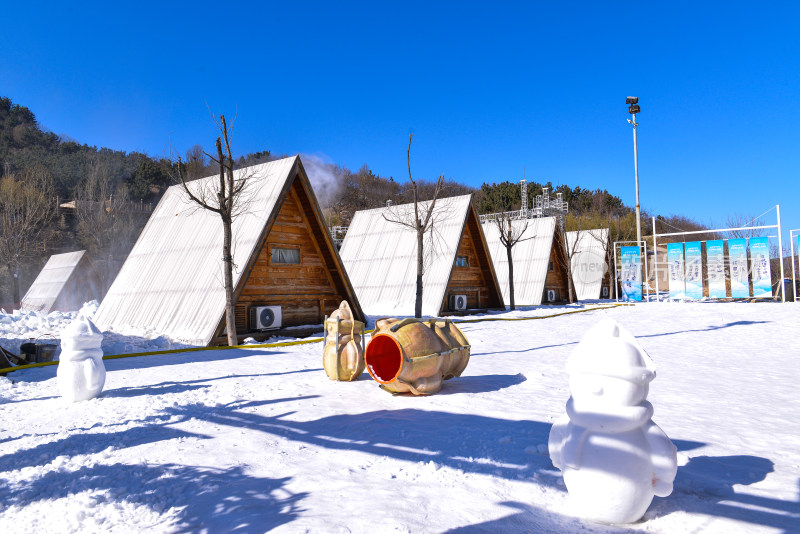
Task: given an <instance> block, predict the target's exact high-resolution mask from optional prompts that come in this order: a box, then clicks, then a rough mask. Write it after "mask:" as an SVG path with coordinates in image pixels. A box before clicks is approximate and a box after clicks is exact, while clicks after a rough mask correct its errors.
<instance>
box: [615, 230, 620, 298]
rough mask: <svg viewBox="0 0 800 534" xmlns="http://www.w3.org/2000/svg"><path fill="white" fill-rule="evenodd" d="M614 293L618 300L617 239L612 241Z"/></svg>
mask: <svg viewBox="0 0 800 534" xmlns="http://www.w3.org/2000/svg"><path fill="white" fill-rule="evenodd" d="M614 295H615V296H616V299H615V300H616V301H617V302H619V290H618V289H617V241H614Z"/></svg>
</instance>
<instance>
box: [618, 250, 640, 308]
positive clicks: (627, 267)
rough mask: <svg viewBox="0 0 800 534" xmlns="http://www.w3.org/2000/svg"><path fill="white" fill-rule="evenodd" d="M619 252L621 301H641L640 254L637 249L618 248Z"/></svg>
mask: <svg viewBox="0 0 800 534" xmlns="http://www.w3.org/2000/svg"><path fill="white" fill-rule="evenodd" d="M619 252H620V255H621V256H622V262H621V263H622V267H621V271H620V274H619V277H620V285H621V286H622V300H642V253H641V251H640V249H639V247H620V249H619Z"/></svg>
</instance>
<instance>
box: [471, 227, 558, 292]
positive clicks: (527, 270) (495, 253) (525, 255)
mask: <svg viewBox="0 0 800 534" xmlns="http://www.w3.org/2000/svg"><path fill="white" fill-rule="evenodd" d="M511 224H512V225H513V226H514V227H515V228H516V229H517V231H521V230H522V229H523V228H524V231H523V234H522V240H521V241H520V242H518V243H517V244H516V245H514V247H513V248H512V249H511V254H512V258H513V261H514V304H515V305H517V306H538V305H539V304H541V303H542V293H543V292H544V282H545V278H546V277H547V266H548V264H549V263H550V252H551V250H552V248H553V236H554V234H555V228H556V220H555V218H554V217H541V218H536V219H522V220H516V221H512V222H511ZM526 224H527V227H525V225H526ZM483 233H484V235H485V236H486V242H487V244H488V245H489V252H490V254H491V256H492V263H493V264H494V270H495V273H496V274H497V281H498V283H499V284H500V290H501V291H502V292H503V302H504V303H505V305H506V306H508V305H510V303H511V301H510V298H509V289H508V255H507V253H506V247H505V246H504V245H503V244H502V243H501V242H500V231H499V230H498V228H497V224H496V223H495V222H494V221H490V222H487V223H483Z"/></svg>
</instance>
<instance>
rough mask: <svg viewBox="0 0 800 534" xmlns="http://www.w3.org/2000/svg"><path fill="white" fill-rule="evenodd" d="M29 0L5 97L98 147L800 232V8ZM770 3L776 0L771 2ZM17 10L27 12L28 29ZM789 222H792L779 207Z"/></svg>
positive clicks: (4, 56)
mask: <svg viewBox="0 0 800 534" xmlns="http://www.w3.org/2000/svg"><path fill="white" fill-rule="evenodd" d="M751 6H752V4H750V3H739V2H719V3H704V4H701V3H681V2H671V3H662V4H660V5H656V4H655V3H645V2H641V3H630V2H626V3H612V2H573V3H566V2H509V3H505V2H491V3H470V2H452V3H449V2H402V3H396V2H341V3H340V2H336V3H334V2H320V3H315V2H281V3H272V2H231V3H229V5H224V4H221V3H218V2H217V3H207V2H192V3H178V2H159V3H147V2H138V3H106V2H103V3H91V2H89V3H76V4H74V5H66V4H64V3H52V4H50V3H46V2H45V3H41V2H27V3H26V2H16V3H14V4H13V5H7V6H5V7H4V9H3V15H4V17H3V18H4V19H5V22H4V37H3V39H2V40H0V58H1V60H0V95H4V96H9V97H11V98H12V99H13V100H14V102H16V103H19V104H22V105H25V106H28V107H29V108H31V109H32V110H33V111H34V112H35V113H36V115H37V117H38V119H39V121H40V122H41V124H42V125H43V126H44V127H46V128H48V129H50V130H52V131H54V132H56V133H64V134H67V135H69V136H71V137H73V138H75V139H76V140H78V141H80V142H83V143H88V144H90V145H97V146H106V147H110V148H114V149H120V150H126V151H133V150H138V151H144V152H147V153H149V154H151V155H154V156H160V155H166V154H167V153H168V152H169V149H170V146H174V147H175V148H177V149H178V150H179V151H181V152H183V151H185V150H186V149H187V148H189V147H190V146H192V145H194V144H196V143H199V144H202V145H204V146H205V147H211V146H213V141H214V139H215V136H216V132H215V130H214V125H213V123H212V122H211V120H210V118H209V113H208V109H207V107H206V103H208V106H209V107H210V108H211V110H212V111H214V112H217V113H225V114H226V115H227V116H229V117H230V116H233V115H234V114H235V113H236V112H237V111H238V119H237V122H236V128H235V138H234V146H233V148H234V151H235V153H237V154H244V153H247V152H252V151H257V150H264V149H269V150H271V151H272V152H273V153H288V154H294V153H310V154H316V155H319V156H322V157H324V158H326V159H328V160H329V161H333V162H336V163H340V164H343V165H345V166H347V167H349V168H351V169H353V170H355V169H358V168H359V167H360V166H361V165H363V164H364V163H367V164H369V166H370V167H371V168H372V169H373V170H374V171H375V172H376V173H378V174H381V175H383V176H394V177H395V178H400V179H404V178H405V177H406V168H405V164H406V162H405V147H406V143H407V141H408V134H409V133H414V136H415V144H414V146H413V148H412V166H413V170H414V174H415V176H416V177H426V178H435V177H436V176H437V175H439V174H444V175H445V176H446V177H448V178H452V179H454V180H458V181H461V182H464V183H469V184H472V185H480V183H482V182H484V181H489V182H492V181H502V180H515V181H516V180H519V179H520V178H522V175H523V171H524V172H525V174H526V176H527V177H528V179H529V180H537V181H547V180H550V181H552V182H553V183H556V184H560V183H566V184H570V185H580V186H582V187H588V188H597V187H600V188H606V189H608V190H609V191H611V192H612V193H614V194H617V195H619V196H620V197H622V199H623V200H624V201H625V202H626V203H628V204H631V205H633V204H634V180H633V146H632V145H633V142H632V132H631V127H630V125H629V124H628V123H627V122H626V119H627V118H628V116H629V115H628V113H627V111H626V110H627V108H626V106H625V97H626V96H627V95H635V96H638V97H639V99H640V104H641V107H642V112H641V114H640V115H639V122H640V123H641V126H640V127H639V168H640V186H641V203H642V206H643V207H644V208H646V209H648V210H650V211H651V212H653V213H657V214H664V215H669V214H683V215H687V216H690V217H693V218H695V219H698V220H699V221H701V222H705V223H709V224H717V225H723V224H724V223H725V221H726V218H727V216H728V215H729V214H732V213H742V214H752V215H757V214H759V213H761V212H763V211H765V210H767V209H769V208H770V207H771V206H773V205H775V204H776V203H780V204H781V210H782V216H783V221H782V222H783V225H784V228H785V232H784V234H785V237H786V238H788V229H789V228H800V205H799V204H798V202H797V200H796V199H797V198H798V193H800V185H798V181H800V180H799V177H798V169H800V152H799V150H800V148H799V147H800V135H799V134H798V131H799V130H798V128H800V126H798V125H799V124H800V120H799V119H800V113H798V112H800V98H798V96H799V95H800V4H797V3H792V2H786V3H781V4H779V5H776V4H769V6H768V5H767V4H759V5H758V7H757V8H756V7H751ZM767 7H769V8H770V9H769V10H768V9H767ZM11 21H13V22H11ZM773 213H774V212H773Z"/></svg>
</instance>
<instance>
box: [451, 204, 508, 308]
mask: <svg viewBox="0 0 800 534" xmlns="http://www.w3.org/2000/svg"><path fill="white" fill-rule="evenodd" d="M481 237H482V233H481V229H480V223H479V222H478V218H477V216H476V214H475V211H474V208H473V207H471V206H470V209H469V211H468V213H467V220H466V223H465V225H464V231H463V232H462V234H461V241H460V242H459V245H458V251H457V252H456V258H458V256H466V257H467V258H468V263H469V266H467V267H461V266H459V265H453V270H452V273H451V275H450V280H449V282H448V284H447V289H446V290H445V298H444V302H443V304H442V310H443V311H446V310H450V295H466V297H467V308H473V309H474V308H479V309H482V308H503V307H504V305H503V297H502V294H501V293H500V289H499V286H498V285H497V281H496V278H495V277H494V275H493V271H492V269H493V267H492V260H491V258H490V257H489V251H488V247H487V246H486V242H485V240H484V239H481Z"/></svg>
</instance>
